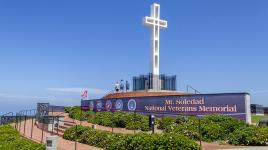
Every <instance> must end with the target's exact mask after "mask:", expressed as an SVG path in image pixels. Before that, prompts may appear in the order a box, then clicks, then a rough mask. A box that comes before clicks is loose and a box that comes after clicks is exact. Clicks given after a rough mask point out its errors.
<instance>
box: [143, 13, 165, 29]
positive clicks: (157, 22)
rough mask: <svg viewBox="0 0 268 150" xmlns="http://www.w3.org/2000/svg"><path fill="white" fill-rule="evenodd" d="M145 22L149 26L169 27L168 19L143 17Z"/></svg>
mask: <svg viewBox="0 0 268 150" xmlns="http://www.w3.org/2000/svg"><path fill="white" fill-rule="evenodd" d="M143 23H144V24H145V25H148V26H159V27H160V28H167V21H165V20H160V19H156V18H152V17H148V16H146V17H144V18H143Z"/></svg>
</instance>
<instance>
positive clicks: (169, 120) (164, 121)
mask: <svg viewBox="0 0 268 150" xmlns="http://www.w3.org/2000/svg"><path fill="white" fill-rule="evenodd" d="M175 120H176V119H175V118H173V117H169V116H166V117H163V118H161V119H159V121H158V126H157V128H158V129H162V130H164V129H166V128H167V127H168V126H170V125H172V124H174V123H175Z"/></svg>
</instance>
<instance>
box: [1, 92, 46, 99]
mask: <svg viewBox="0 0 268 150" xmlns="http://www.w3.org/2000/svg"><path fill="white" fill-rule="evenodd" d="M0 97H3V98H18V99H20V98H22V99H26V98H28V99H46V98H44V97H39V96H32V95H14V94H7V93H0Z"/></svg>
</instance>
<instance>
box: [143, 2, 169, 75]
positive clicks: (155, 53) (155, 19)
mask: <svg viewBox="0 0 268 150" xmlns="http://www.w3.org/2000/svg"><path fill="white" fill-rule="evenodd" d="M143 23H144V24H145V25H147V26H149V27H150V28H151V29H152V34H151V72H152V73H153V75H156V76H158V75H159V29H161V28H167V21H165V20H160V5H159V4H156V3H154V4H152V5H151V16H150V17H148V16H146V17H144V18H143Z"/></svg>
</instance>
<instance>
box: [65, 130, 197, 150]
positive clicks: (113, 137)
mask: <svg viewBox="0 0 268 150" xmlns="http://www.w3.org/2000/svg"><path fill="white" fill-rule="evenodd" d="M75 131H76V129H75V127H71V128H69V129H67V130H66V131H65V132H64V135H63V137H64V138H65V139H67V140H75V139H77V141H78V142H82V143H85V144H88V145H92V146H96V147H101V148H104V149H107V150H115V149H116V150H143V149H163V150H164V149H171V150H172V149H174V150H185V149H186V150H187V149H189V150H198V149H200V148H199V146H198V145H197V144H196V143H195V142H194V141H191V140H190V139H188V138H187V137H185V136H183V135H179V134H170V133H166V134H147V133H139V134H133V135H130V134H125V135H123V134H114V133H111V132H107V131H98V130H95V129H92V128H89V127H83V126H78V127H77V131H78V132H77V134H76V132H75Z"/></svg>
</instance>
